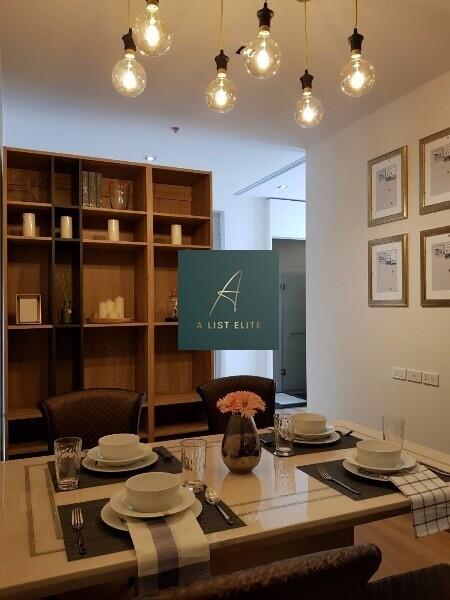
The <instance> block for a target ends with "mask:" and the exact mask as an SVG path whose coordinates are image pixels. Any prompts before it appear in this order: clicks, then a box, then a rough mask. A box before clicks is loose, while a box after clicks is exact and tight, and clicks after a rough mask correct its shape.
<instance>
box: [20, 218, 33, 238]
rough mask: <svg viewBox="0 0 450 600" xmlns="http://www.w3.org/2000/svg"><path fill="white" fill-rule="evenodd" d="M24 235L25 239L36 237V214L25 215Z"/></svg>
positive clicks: (23, 219) (23, 220) (23, 221)
mask: <svg viewBox="0 0 450 600" xmlns="http://www.w3.org/2000/svg"><path fill="white" fill-rule="evenodd" d="M22 223H23V225H22V234H23V235H24V237H36V216H35V214H34V213H23V215H22Z"/></svg>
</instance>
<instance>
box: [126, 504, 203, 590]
mask: <svg viewBox="0 0 450 600" xmlns="http://www.w3.org/2000/svg"><path fill="white" fill-rule="evenodd" d="M127 525H128V531H129V533H130V536H131V539H132V541H133V545H134V549H135V551H136V558H137V563H138V576H139V593H141V594H154V593H156V592H157V591H158V590H161V589H164V588H168V587H172V586H183V585H188V584H189V583H193V582H195V581H199V580H202V579H207V578H208V577H209V575H210V569H209V561H210V555H209V544H208V542H207V540H206V537H205V534H204V533H203V531H202V529H201V527H200V525H199V524H198V521H197V519H196V517H195V516H194V513H193V512H192V511H191V510H185V511H183V512H182V513H179V514H177V515H174V516H173V517H168V518H166V519H161V520H159V519H158V520H155V521H140V520H137V519H127Z"/></svg>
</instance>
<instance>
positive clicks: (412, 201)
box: [307, 72, 450, 451]
mask: <svg viewBox="0 0 450 600" xmlns="http://www.w3.org/2000/svg"><path fill="white" fill-rule="evenodd" d="M377 84H378V85H382V79H381V78H380V80H379V82H378V83H377ZM358 101H359V102H364V99H360V100H350V99H349V104H350V103H351V102H358ZM328 110H329V111H332V106H330V107H328ZM349 110H350V109H349ZM449 126H450V72H448V73H447V74H446V75H444V76H442V77H440V78H438V79H435V80H433V81H431V82H430V83H428V84H426V85H424V86H422V87H420V88H418V89H417V90H415V91H414V92H412V93H410V94H408V95H406V96H404V97H402V98H400V99H398V100H396V101H395V102H393V103H391V104H389V105H387V106H385V107H384V108H383V109H381V110H379V111H377V112H375V113H373V114H371V115H369V116H368V117H366V118H364V119H363V120H361V121H358V122H355V123H354V124H352V125H351V126H350V127H348V128H346V129H344V130H341V131H340V132H338V133H336V134H334V135H333V136H331V137H329V138H327V139H325V140H324V141H322V142H320V143H318V144H317V145H315V146H314V147H312V148H311V149H310V150H309V152H308V158H307V165H308V171H307V198H308V205H307V228H308V248H307V289H308V294H307V344H308V352H307V357H308V365H307V366H308V368H307V372H308V404H309V407H310V409H312V410H318V411H324V412H325V413H326V414H327V415H329V416H330V417H340V418H348V419H354V420H355V421H359V422H361V423H364V424H367V425H370V426H379V424H380V416H381V415H382V414H383V413H391V414H399V415H404V416H405V417H406V419H407V425H406V426H407V432H406V436H407V437H408V438H410V439H412V440H415V441H418V442H422V443H425V444H428V445H430V446H432V447H435V448H439V449H441V450H446V451H450V308H422V307H421V305H420V269H419V232H420V230H422V229H431V228H434V227H439V226H443V225H449V224H450V210H447V211H440V212H436V213H434V214H428V215H423V216H419V208H418V203H419V198H418V190H419V187H418V183H419V174H418V161H419V144H418V142H419V138H422V137H425V136H427V135H429V134H432V133H434V132H436V131H439V130H441V129H444V128H446V127H449ZM403 144H407V145H408V152H409V178H408V180H409V217H408V219H406V220H403V221H397V222H395V223H388V224H386V225H381V226H378V227H371V228H368V227H367V191H366V190H367V180H366V177H367V176H366V172H367V161H368V160H369V159H371V158H373V157H376V156H378V155H380V154H384V153H385V152H388V151H389V150H393V149H395V148H398V147H400V146H402V145H403ZM405 232H406V233H408V234H409V246H410V247H409V293H410V302H409V308H369V307H368V305H367V269H368V267H367V242H368V240H370V239H375V238H381V237H386V236H389V235H395V234H400V233H405ZM393 366H398V367H409V368H413V369H419V370H423V371H431V372H437V373H439V374H440V387H439V388H433V387H429V386H425V385H419V384H414V383H409V382H404V381H395V380H393V379H392V377H391V368H392V367H393Z"/></svg>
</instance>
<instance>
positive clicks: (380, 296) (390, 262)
mask: <svg viewBox="0 0 450 600" xmlns="http://www.w3.org/2000/svg"><path fill="white" fill-rule="evenodd" d="M369 306H408V234H407V233H404V234H402V235H394V236H392V237H387V238H381V239H378V240H370V241H369Z"/></svg>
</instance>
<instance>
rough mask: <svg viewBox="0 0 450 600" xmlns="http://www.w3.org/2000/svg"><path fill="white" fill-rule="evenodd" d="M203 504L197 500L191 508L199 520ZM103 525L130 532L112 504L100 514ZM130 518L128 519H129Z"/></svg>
mask: <svg viewBox="0 0 450 600" xmlns="http://www.w3.org/2000/svg"><path fill="white" fill-rule="evenodd" d="M202 508H203V507H202V503H201V502H200V500H197V498H196V499H195V502H194V504H193V505H192V506H191V507H190V510H192V512H193V513H194V517H195V518H197V517H198V516H199V515H200V513H201V512H202ZM100 516H101V518H102V521H103V523H106V524H107V525H109V526H110V527H112V528H113V529H118V530H119V531H128V527H127V526H126V524H125V523H124V522H123V521H121V520H120V516H119V515H118V514H117V513H116V511H115V510H114V509H113V508H112V507H111V504H110V503H109V502H108V504H105V506H104V507H103V508H102V512H101V513H100ZM129 518H130V517H127V519H129ZM132 520H133V521H139V520H140V519H132Z"/></svg>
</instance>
